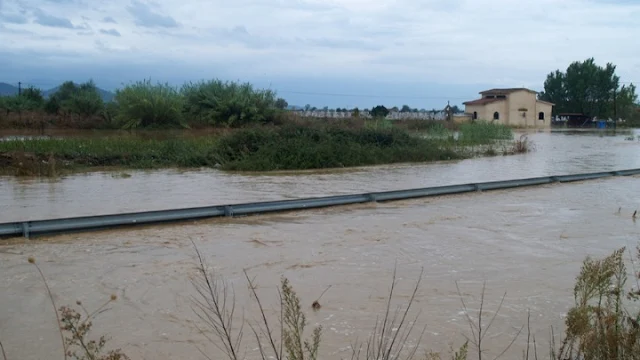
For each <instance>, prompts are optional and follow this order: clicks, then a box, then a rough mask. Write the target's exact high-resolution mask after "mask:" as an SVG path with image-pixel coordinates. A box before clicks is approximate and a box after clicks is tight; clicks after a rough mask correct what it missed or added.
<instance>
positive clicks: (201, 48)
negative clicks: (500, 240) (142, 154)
mask: <svg viewBox="0 0 640 360" xmlns="http://www.w3.org/2000/svg"><path fill="white" fill-rule="evenodd" d="M638 18H640V2H632V1H624V0H620V1H613V0H610V1H609V0H530V1H524V0H493V1H488V0H396V1H388V0H366V1H365V0H324V1H320V0H234V1H222V0H208V1H207V0H183V1H180V2H175V1H169V0H155V1H143V0H112V1H110V2H101V3H98V2H94V1H88V0H86V1H83V0H39V1H38V0H20V1H17V0H0V39H1V40H0V42H1V43H2V45H3V46H2V49H0V59H1V60H0V81H14V82H15V81H23V82H27V81H29V80H30V79H40V81H47V80H46V79H50V80H49V81H50V82H56V81H60V80H63V79H69V78H71V79H77V80H82V78H83V77H91V78H93V79H95V80H96V82H97V83H99V84H100V83H105V84H107V85H105V87H106V88H109V87H115V86H118V85H119V84H121V83H127V82H129V81H134V80H140V79H142V78H145V77H150V76H151V77H153V78H154V79H157V80H160V81H170V82H181V81H183V80H199V79H206V78H212V77H219V78H223V79H229V80H233V79H241V80H243V81H245V80H246V81H252V82H255V83H257V85H261V86H269V85H271V86H273V87H275V88H276V89H278V90H280V89H286V90H289V91H292V92H293V93H295V92H313V90H314V89H315V88H317V89H320V90H321V91H319V92H333V93H345V92H347V91H346V90H345V89H346V88H349V89H350V90H351V91H350V92H355V93H357V94H383V95H390V96H392V95H393V96H396V95H398V96H402V95H403V94H413V96H414V97H418V96H420V95H422V94H433V95H432V97H433V98H435V97H436V96H435V95H438V94H439V95H441V96H442V97H443V98H444V97H454V98H456V99H457V98H463V97H473V96H475V95H476V94H477V92H478V91H480V90H482V87H485V86H505V87H513V86H526V87H530V88H533V89H536V90H541V88H542V84H543V82H544V79H545V76H546V74H547V73H549V72H551V71H553V70H555V69H558V68H559V69H562V70H564V69H565V68H566V67H567V65H569V63H570V62H572V61H581V60H584V59H586V58H589V57H594V58H595V59H596V62H598V63H599V64H602V65H604V64H605V63H607V62H612V63H614V64H616V65H617V66H618V75H620V76H621V78H622V81H635V80H640V76H638V75H637V74H638V73H639V72H640V56H639V55H640V47H638V46H635V45H634V44H636V42H637V38H638V36H639V35H640V23H639V22H638V21H637V19H638ZM314 84H317V86H316V87H314ZM331 84H334V85H333V87H332V85H331ZM357 84H362V86H360V87H359V86H358V85H357ZM376 84H377V86H376ZM372 87H374V89H372ZM403 88H404V89H406V92H403V91H402V89H403ZM421 88H422V89H429V90H428V91H421V90H420V89H421ZM438 88H441V89H443V90H442V92H438ZM390 89H395V90H392V91H391V90H390ZM456 89H458V90H456ZM445 90H446V93H445V92H444V91H445ZM283 95H286V94H283ZM296 96H297V97H296ZM296 96H294V97H295V98H296V99H297V98H300V100H297V101H305V99H307V98H305V97H304V96H303V95H302V94H298V95H296ZM308 96H312V95H308ZM425 96H426V95H425ZM430 96H431V95H430ZM285 97H287V96H285ZM408 97H410V96H408ZM334 100H336V99H332V100H331V101H334ZM313 101H314V98H309V99H308V101H307V102H313ZM372 101H374V100H372ZM398 101H400V102H401V100H398ZM438 101H440V102H441V101H442V100H438ZM290 102H291V101H290ZM456 102H459V101H456ZM407 103H411V101H407Z"/></svg>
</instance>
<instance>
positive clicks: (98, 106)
mask: <svg viewBox="0 0 640 360" xmlns="http://www.w3.org/2000/svg"><path fill="white" fill-rule="evenodd" d="M103 108H104V102H103V101H102V97H101V96H100V92H99V90H98V87H97V86H96V84H95V83H94V82H93V80H89V81H87V82H86V83H83V84H80V85H76V83H74V82H73V81H65V82H64V83H62V85H60V87H58V89H57V90H56V92H55V93H53V94H52V95H51V96H49V99H48V100H47V102H46V103H45V105H44V109H45V111H46V112H48V113H50V114H59V113H62V114H64V115H70V114H77V115H81V116H84V117H89V116H92V115H96V114H98V113H100V112H101V111H102V109H103Z"/></svg>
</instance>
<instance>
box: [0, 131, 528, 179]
mask: <svg viewBox="0 0 640 360" xmlns="http://www.w3.org/2000/svg"><path fill="white" fill-rule="evenodd" d="M512 138H513V135H512V133H511V130H509V129H507V128H504V127H502V126H499V125H492V124H485V123H477V124H468V125H463V126H462V127H461V128H460V131H459V134H458V136H457V138H456V137H454V134H453V133H452V132H451V131H449V130H447V129H444V128H443V127H434V128H433V130H431V131H430V130H427V131H422V132H410V131H408V130H404V129H399V128H394V127H390V128H387V127H384V128H373V127H370V126H365V127H348V126H341V125H338V124H331V125H327V124H323V123H318V124H310V123H306V124H285V125H280V126H260V127H250V128H242V129H236V130H233V131H231V132H229V133H227V134H222V135H216V136H200V137H181V138H174V139H140V138H131V137H128V138H119V137H105V138H93V139H83V138H67V139H27V140H11V141H3V142H0V169H2V170H0V172H1V173H4V174H11V175H39V176H55V175H58V174H61V173H64V172H68V171H73V170H82V169H91V168H97V167H99V168H104V167H120V168H130V169H153V168H169V167H178V168H198V167H212V166H218V167H221V168H222V169H225V170H240V171H272V170H304V169H320V168H339V167H353V166H365V165H376V164H390V163H403V162H404V163H406V162H428V161H438V160H454V159H462V158H467V157H471V156H476V155H496V154H498V153H512V152H524V151H526V149H521V148H519V145H518V144H522V142H513V141H512ZM501 141H502V142H501ZM504 141H506V143H504Z"/></svg>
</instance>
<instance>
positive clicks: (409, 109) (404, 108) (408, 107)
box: [400, 105, 411, 113]
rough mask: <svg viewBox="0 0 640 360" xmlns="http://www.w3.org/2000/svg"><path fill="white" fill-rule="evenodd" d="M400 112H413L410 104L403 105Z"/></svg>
mask: <svg viewBox="0 0 640 360" xmlns="http://www.w3.org/2000/svg"><path fill="white" fill-rule="evenodd" d="M400 112H403V113H405V112H411V107H410V106H409V105H402V109H400Z"/></svg>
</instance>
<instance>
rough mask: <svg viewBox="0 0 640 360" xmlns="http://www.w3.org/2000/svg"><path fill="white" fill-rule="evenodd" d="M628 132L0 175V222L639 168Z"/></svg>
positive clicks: (638, 147) (639, 152)
mask: <svg viewBox="0 0 640 360" xmlns="http://www.w3.org/2000/svg"><path fill="white" fill-rule="evenodd" d="M633 131H634V130H629V131H627V132H618V133H617V134H614V135H612V134H611V133H609V132H603V131H553V132H539V133H530V134H529V138H530V139H531V140H532V141H533V142H534V146H535V151H534V152H531V153H528V154H521V155H511V156H497V157H489V158H479V159H469V160H463V161H455V162H439V163H431V164H404V165H385V166H375V167H366V168H357V169H341V170H323V171H307V172H296V173H270V174H240V173H228V172H223V171H219V170H215V169H202V170H195V171H179V170H162V171H130V170H127V171H126V172H125V173H123V172H113V171H109V172H91V173H85V174H75V175H71V176H65V177H62V178H59V179H38V178H14V177H0V222H8V221H20V220H35V219H45V218H58V217H69V216H81V215H87V214H92V215H93V214H110V213H118V212H129V211H139V210H157V209H169V208H186V207H192V206H205V205H218V204H229V203H240V202H249V201H264V200H276V199H287V198H300V197H308V196H323V195H331V194H350V193H362V192H370V191H384V190H396V189H407V188H416V187H425V186H435V185H449V184H460V183H469V182H480V181H491V180H507V179H514V178H525V177H534V176H547V175H564V174H573V173H583V172H597V171H612V170H620V169H630V168H639V167H640V142H639V141H637V140H633V141H629V140H626V139H625V138H627V137H628V136H629V135H630V134H634V133H633ZM637 134H640V132H638V130H635V135H637Z"/></svg>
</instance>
